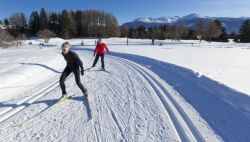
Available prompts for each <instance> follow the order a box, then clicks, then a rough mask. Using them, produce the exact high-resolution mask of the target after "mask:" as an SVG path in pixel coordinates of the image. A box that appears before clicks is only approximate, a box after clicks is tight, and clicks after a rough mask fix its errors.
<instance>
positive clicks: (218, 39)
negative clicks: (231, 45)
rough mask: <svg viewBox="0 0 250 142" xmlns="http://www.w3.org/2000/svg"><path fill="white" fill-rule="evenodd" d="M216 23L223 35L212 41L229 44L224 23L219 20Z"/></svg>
mask: <svg viewBox="0 0 250 142" xmlns="http://www.w3.org/2000/svg"><path fill="white" fill-rule="evenodd" d="M214 22H215V24H216V25H217V26H218V27H219V28H220V30H221V35H220V36H219V37H217V38H214V39H212V40H213V41H219V42H228V35H227V33H226V28H225V27H224V26H223V25H222V23H221V22H220V21H219V20H215V21H214Z"/></svg>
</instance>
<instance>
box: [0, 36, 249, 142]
mask: <svg viewBox="0 0 250 142" xmlns="http://www.w3.org/2000/svg"><path fill="white" fill-rule="evenodd" d="M103 40H104V42H106V43H107V44H108V47H109V49H110V51H111V54H106V57H105V62H106V69H107V72H104V71H100V70H99V67H97V68H95V69H92V70H90V71H85V75H84V76H83V78H82V82H83V84H84V85H85V86H86V87H87V89H88V92H89V103H88V101H86V100H85V99H84V98H83V96H82V94H81V93H80V89H79V88H78V87H77V85H76V84H75V82H74V76H73V75H72V76H70V77H69V78H68V80H67V81H66V86H67V91H68V94H69V95H71V96H72V99H70V100H67V101H65V102H63V103H58V99H59V97H60V95H61V90H60V87H59V83H58V80H59V77H60V74H61V72H62V71H63V69H64V67H65V61H64V59H63V57H62V56H61V54H60V45H61V43H62V42H63V41H64V40H62V39H59V38H54V39H51V40H50V44H48V45H45V46H44V47H39V45H38V44H39V43H40V42H41V40H39V39H37V40H28V41H23V43H22V46H19V47H14V48H10V49H0V51H1V52H0V141H72V142H76V141H198V142H200V141H211V142H215V141H240V142H241V141H242V142H243V141H250V135H249V132H250V123H249V122H250V97H249V95H250V89H249V87H248V84H249V81H250V75H249V74H250V56H249V54H250V53H249V52H250V50H249V49H250V44H235V43H206V42H202V43H201V46H199V44H198V41H181V42H180V43H173V42H172V41H170V40H164V41H158V40H156V41H155V43H156V45H154V46H151V45H150V44H151V41H150V40H141V39H133V40H132V39H129V45H126V42H127V39H125V38H110V39H103ZM29 42H32V43H33V45H28V43H29ZM69 42H70V43H71V45H72V47H71V49H72V50H74V51H75V52H77V53H78V55H79V56H80V58H81V59H82V61H83V64H84V67H85V68H88V67H90V66H91V64H92V62H93V56H92V54H93V53H92V50H93V48H94V43H95V39H84V46H80V43H81V42H82V39H71V40H69ZM161 43H162V46H159V44H161ZM97 66H100V63H98V65H97ZM90 116H92V119H91V120H88V119H89V117H90Z"/></svg>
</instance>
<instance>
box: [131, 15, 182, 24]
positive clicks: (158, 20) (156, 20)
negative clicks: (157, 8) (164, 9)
mask: <svg viewBox="0 0 250 142" xmlns="http://www.w3.org/2000/svg"><path fill="white" fill-rule="evenodd" d="M177 19H179V17H178V16H175V17H161V18H137V19H135V20H134V21H133V22H142V23H172V22H175V21H176V20H177Z"/></svg>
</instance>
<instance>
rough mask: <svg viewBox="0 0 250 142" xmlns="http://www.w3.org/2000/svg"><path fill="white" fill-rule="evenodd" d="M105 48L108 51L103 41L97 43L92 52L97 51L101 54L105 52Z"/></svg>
mask: <svg viewBox="0 0 250 142" xmlns="http://www.w3.org/2000/svg"><path fill="white" fill-rule="evenodd" d="M105 49H106V50H107V51H108V52H109V49H108V47H107V45H106V44H105V43H103V42H101V43H97V45H96V47H95V51H94V54H95V53H96V52H97V54H100V55H103V54H104V52H105Z"/></svg>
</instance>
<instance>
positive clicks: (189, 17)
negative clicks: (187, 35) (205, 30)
mask: <svg viewBox="0 0 250 142" xmlns="http://www.w3.org/2000/svg"><path fill="white" fill-rule="evenodd" d="M196 18H206V17H203V16H201V15H198V14H194V13H193V14H189V15H186V16H183V17H181V18H180V19H179V20H192V19H196Z"/></svg>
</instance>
